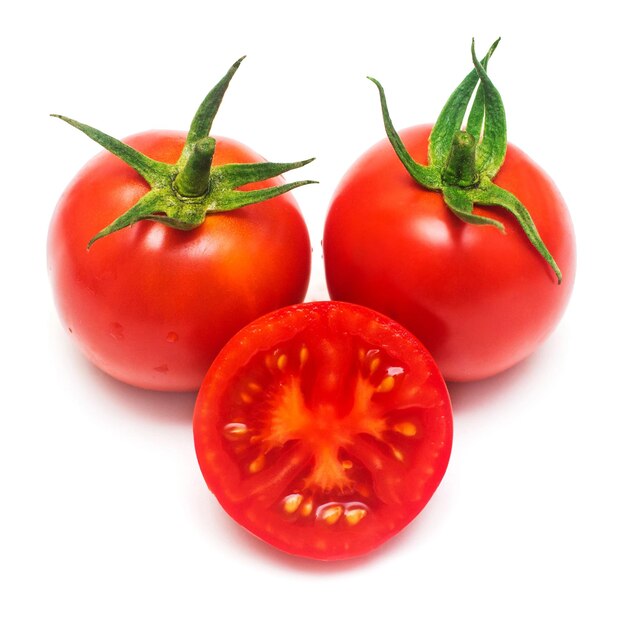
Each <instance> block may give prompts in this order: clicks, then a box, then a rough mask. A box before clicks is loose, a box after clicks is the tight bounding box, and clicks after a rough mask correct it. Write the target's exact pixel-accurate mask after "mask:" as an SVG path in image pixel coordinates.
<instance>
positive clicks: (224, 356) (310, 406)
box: [193, 301, 452, 560]
mask: <svg viewBox="0 0 626 626" xmlns="http://www.w3.org/2000/svg"><path fill="white" fill-rule="evenodd" d="M193 430H194V439H195V447H196V452H197V456H198V462H199V464H200V468H201V470H202V473H203V475H204V478H205V480H206V483H207V485H208V487H209V489H210V490H211V492H212V493H213V494H214V495H215V497H216V498H217V499H218V501H219V502H220V504H221V505H222V507H223V508H224V509H225V510H226V512H227V513H228V514H229V515H230V516H231V517H232V518H233V519H234V520H235V521H237V522H238V523H240V524H241V525H242V526H243V527H244V528H246V529H247V530H248V531H250V532H251V533H252V534H254V535H255V536H257V537H258V538H260V539H262V540H264V541H266V542H268V543H269V544H271V545H272V546H274V547H276V548H278V549H280V550H283V551H285V552H287V553H289V554H292V555H295V556H301V557H307V558H313V559H319V560H338V559H347V558H352V557H357V556H361V555H364V554H366V553H368V552H370V551H371V550H373V549H375V548H377V547H379V546H380V545H382V544H383V543H384V542H385V541H387V540H388V539H390V538H391V537H392V536H394V535H395V534H396V533H398V532H399V531H400V530H401V529H402V528H404V527H405V526H406V525H407V524H408V523H409V522H411V521H412V520H413V519H414V518H415V516H416V515H417V514H418V513H419V512H420V511H421V510H422V509H423V507H424V506H425V505H426V504H427V503H428V501H429V500H430V498H431V497H432V495H433V493H434V492H435V490H436V489H437V487H438V485H439V483H440V481H441V480H442V478H443V476H444V473H445V471H446V468H447V464H448V460H449V457H450V451H451V445H452V410H451V406H450V400H449V396H448V392H447V389H446V385H445V383H444V381H443V378H442V377H441V374H440V372H439V370H438V369H437V366H436V364H435V362H434V361H433V359H432V357H431V356H430V354H429V353H428V352H427V350H426V349H425V348H424V346H423V345H422V344H421V343H420V342H419V341H418V340H417V339H416V338H415V337H414V336H413V335H411V334H410V333H409V332H408V331H407V330H406V329H404V328H403V327H401V326H400V325H399V324H398V323H397V322H395V321H393V320H391V319H389V318H387V317H386V316H384V315H381V314H380V313H378V312H375V311H372V310H370V309H366V308H365V307H361V306H358V305H354V304H348V303H343V302H329V301H326V302H308V303H305V304H299V305H293V306H290V307H286V308H284V309H280V310H278V311H274V312H272V313H269V314H268V315H266V316H264V317H262V318H260V319H258V320H256V321H254V322H253V323H251V324H249V325H248V326H246V327H245V328H244V329H242V330H241V331H240V332H239V333H237V335H235V337H233V338H232V339H231V340H230V341H229V342H228V343H227V345H226V346H225V347H224V349H223V350H222V351H221V352H220V354H219V355H218V357H217V358H216V359H215V361H214V362H213V364H212V366H211V368H210V369H209V371H208V373H207V376H206V378H205V379H204V382H203V383H202V386H201V388H200V391H199V394H198V398H197V402H196V408H195V412H194V419H193Z"/></svg>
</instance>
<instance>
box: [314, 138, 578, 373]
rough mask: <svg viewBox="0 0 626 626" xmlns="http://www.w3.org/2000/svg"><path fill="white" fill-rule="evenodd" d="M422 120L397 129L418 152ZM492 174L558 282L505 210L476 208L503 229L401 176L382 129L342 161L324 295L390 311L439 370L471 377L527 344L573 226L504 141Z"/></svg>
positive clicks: (534, 170)
mask: <svg viewBox="0 0 626 626" xmlns="http://www.w3.org/2000/svg"><path fill="white" fill-rule="evenodd" d="M430 130H431V127H430V126H417V127H413V128H409V129H406V130H404V131H402V132H401V133H400V136H401V137H402V140H403V141H404V143H405V145H406V147H407V149H408V151H409V153H410V154H411V155H412V156H413V158H414V159H416V160H417V161H418V162H421V163H426V162H427V150H428V136H429V134H430ZM494 182H495V183H496V184H497V185H499V186H501V187H503V188H504V189H507V190H508V191H510V192H512V193H513V194H514V195H515V196H517V198H518V199H519V200H520V201H521V202H522V203H523V204H524V205H525V206H526V208H527V209H528V210H529V212H530V213H531V215H532V218H533V220H534V222H535V224H536V226H537V229H538V231H539V233H540V235H541V237H542V239H543V241H544V242H545V244H546V246H547V248H548V250H550V252H551V253H552V255H553V256H554V258H555V260H556V262H557V263H558V265H559V266H560V269H561V271H562V273H563V280H562V283H561V284H560V285H559V284H558V283H557V279H556V277H555V275H554V273H553V272H552V270H551V269H550V267H549V266H548V264H547V263H546V262H545V261H544V260H543V259H542V257H541V256H540V255H539V254H538V253H537V252H536V251H535V249H534V248H533V247H532V246H531V244H530V243H529V242H528V240H527V239H526V236H525V234H524V233H523V231H522V230H521V228H520V227H519V225H518V223H517V222H516V220H515V219H513V218H512V217H511V216H510V215H509V213H508V212H507V211H506V210H504V209H502V208H499V207H489V208H483V207H477V208H476V213H479V214H481V215H487V216H491V217H495V218H497V219H499V220H501V221H502V222H503V224H504V226H505V229H506V234H502V233H501V232H499V231H498V230H497V229H496V228H494V227H491V226H476V225H469V224H465V223H463V222H462V221H461V220H459V219H458V218H457V217H456V216H455V215H454V214H453V213H452V212H451V211H450V210H449V209H448V208H447V207H446V205H445V203H444V201H443V198H442V196H441V194H440V193H439V192H433V191H428V190H426V189H425V188H423V187H421V186H420V185H418V184H417V183H416V182H414V181H413V179H412V178H411V177H410V176H409V175H408V173H407V172H406V170H405V169H404V167H403V166H402V164H401V163H400V161H399V159H398V157H397V156H396V154H395V152H394V151H393V149H392V147H391V145H390V144H389V142H388V141H387V140H383V141H381V142H380V143H378V144H376V145H375V146H373V147H372V148H371V149H370V150H369V151H367V152H366V153H365V154H364V155H363V156H362V157H361V158H360V159H359V160H358V161H357V162H356V163H355V164H354V165H353V166H352V167H351V168H350V170H349V171H348V172H347V174H346V175H345V177H344V178H343V180H342V181H341V182H340V184H339V187H338V189H337V191H336V193H335V196H334V198H333V200H332V203H331V206H330V210H329V213H328V217H327V222H326V225H325V230H324V242H323V245H324V260H325V268H326V278H327V282H328V289H329V292H330V295H331V297H332V298H335V299H338V300H346V301H350V302H356V303H359V304H363V305H365V306H369V307H371V308H374V309H376V310H379V311H381V312H383V313H385V314H387V315H389V316H390V317H392V318H393V319H396V320H398V321H399V322H400V323H401V324H403V325H404V326H406V327H407V328H408V329H409V330H410V331H411V332H413V333H414V334H415V335H416V336H417V337H419V338H420V339H421V340H422V341H423V343H424V344H425V345H426V347H427V348H428V349H429V350H430V352H431V353H432V355H433V356H434V358H435V360H436V361H437V363H438V365H439V367H440V369H441V371H442V373H443V375H444V377H445V378H446V380H449V381H470V380H478V379H482V378H485V377H488V376H491V375H494V374H497V373H499V372H502V371H503V370H505V369H507V368H509V367H511V366H512V365H514V364H516V363H518V362H519V361H521V360H522V359H524V358H525V357H527V356H528V355H529V354H531V353H532V352H533V351H534V350H535V349H536V348H537V347H538V346H539V344H540V343H541V342H542V341H544V339H546V337H547V336H548V335H549V334H550V332H551V331H552V330H553V329H554V328H555V326H556V324H557V323H558V321H559V319H560V318H561V316H562V314H563V311H564V310H565V307H566V305H567V302H568V299H569V297H570V293H571V291H572V287H573V284H574V274H575V241H574V232H573V228H572V224H571V220H570V217H569V213H568V211H567V207H566V206H565V203H564V201H563V199H562V197H561V195H560V194H559V192H558V190H557V189H556V187H555V185H554V184H553V183H552V181H551V180H550V179H549V178H548V176H547V175H546V174H545V173H544V172H543V171H542V170H541V169H540V168H539V167H538V166H537V165H536V164H535V163H534V162H533V161H531V160H530V159H529V158H528V156H526V155H525V154H524V153H523V152H522V151H521V150H519V149H518V148H516V147H515V146H513V145H511V144H509V146H508V150H507V155H506V159H505V162H504V164H503V166H502V168H501V169H500V171H499V173H498V174H497V176H496V177H495V178H494Z"/></svg>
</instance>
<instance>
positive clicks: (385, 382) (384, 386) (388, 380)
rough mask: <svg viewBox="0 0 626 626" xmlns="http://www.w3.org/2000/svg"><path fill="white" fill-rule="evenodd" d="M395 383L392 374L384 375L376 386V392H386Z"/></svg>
mask: <svg viewBox="0 0 626 626" xmlns="http://www.w3.org/2000/svg"><path fill="white" fill-rule="evenodd" d="M395 384H396V380H395V378H394V377H393V376H385V378H383V379H382V380H381V381H380V385H378V387H376V391H377V392H378V393H387V392H388V391H391V390H392V389H393V387H394V385H395Z"/></svg>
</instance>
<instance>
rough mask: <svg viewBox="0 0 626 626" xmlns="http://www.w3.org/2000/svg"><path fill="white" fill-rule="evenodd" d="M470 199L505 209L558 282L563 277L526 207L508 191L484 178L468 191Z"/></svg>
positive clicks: (483, 204)
mask: <svg viewBox="0 0 626 626" xmlns="http://www.w3.org/2000/svg"><path fill="white" fill-rule="evenodd" d="M467 193H468V195H469V198H470V200H471V201H472V202H473V203H475V204H480V205H481V206H500V207H503V208H505V209H507V210H508V211H509V212H510V213H511V214H512V215H513V216H514V217H515V219H516V220H517V221H518V222H519V224H520V226H521V227H522V229H523V231H524V233H525V234H526V237H528V240H529V241H530V243H531V244H532V245H533V246H534V248H535V250H537V252H539V254H540V255H541V256H542V257H543V258H544V259H545V260H546V261H547V263H548V265H550V267H551V268H552V269H553V271H554V273H555V274H556V277H557V280H558V282H559V284H560V283H561V280H562V279H563V274H562V273H561V270H560V269H559V266H558V265H557V264H556V261H555V260H554V258H553V257H552V255H551V254H550V252H549V251H548V248H547V247H546V245H545V244H544V243H543V240H542V239H541V236H540V235H539V232H538V231H537V227H536V226H535V222H533V218H532V217H531V216H530V213H529V212H528V209H526V207H525V206H524V205H523V204H522V203H521V202H520V201H519V200H518V199H517V198H516V197H515V196H514V195H513V194H512V193H511V192H510V191H507V190H506V189H502V187H498V185H495V184H494V183H492V182H490V181H488V180H485V181H483V182H482V183H481V185H480V186H479V187H477V188H476V189H471V190H469V191H468V192H467Z"/></svg>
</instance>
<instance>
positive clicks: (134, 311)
mask: <svg viewBox="0 0 626 626" xmlns="http://www.w3.org/2000/svg"><path fill="white" fill-rule="evenodd" d="M185 137H186V134H185V133H180V132H174V131H152V132H146V133H142V134H139V135H135V136H133V137H132V138H130V139H129V140H127V143H128V144H129V145H131V146H132V147H134V148H136V149H138V150H139V151H141V152H144V153H145V154H146V155H147V156H149V157H152V158H153V159H156V160H160V161H163V162H166V163H175V162H176V160H177V159H178V157H179V156H180V154H181V151H182V148H183V145H184V142H185ZM261 160H262V159H261V158H260V157H259V156H258V155H257V154H255V153H254V152H253V151H252V150H250V149H248V148H247V147H245V146H244V145H242V144H240V143H237V142H235V141H232V140H230V139H224V138H218V139H217V148H216V151H215V156H214V159H213V163H214V165H220V164H223V163H248V162H257V161H261ZM276 182H277V179H273V180H269V181H265V182H264V183H259V184H256V186H253V185H249V186H247V187H246V189H254V188H261V187H267V186H270V185H272V184H276ZM149 189H150V187H149V186H148V184H147V183H146V182H145V181H144V179H143V178H142V177H141V176H140V175H139V174H137V173H136V172H135V171H134V170H133V169H132V168H131V167H129V166H128V165H126V164H124V163H123V162H122V161H121V160H119V159H118V158H117V157H115V156H113V155H111V154H109V153H108V152H103V153H101V154H99V155H98V156H96V157H95V158H94V159H93V160H92V161H90V162H89V163H88V164H87V165H86V166H85V167H84V168H83V169H82V170H81V171H80V173H79V174H78V176H77V177H76V179H75V180H74V181H73V182H72V183H71V184H70V186H69V187H68V188H67V190H66V192H65V194H64V195H63V197H62V198H61V200H60V202H59V205H58V207H57V209H56V212H55V214H54V217H53V220H52V224H51V227H50V233H49V240H48V267H49V271H50V276H51V279H52V285H53V291H54V295H55V299H56V304H57V308H58V310H59V313H60V316H61V318H62V321H63V324H64V326H65V327H66V328H67V329H68V330H69V332H70V333H72V335H73V336H74V337H75V338H76V339H77V341H78V344H79V345H80V347H81V349H82V350H83V352H84V353H85V354H86V356H87V357H88V358H89V359H90V360H91V361H92V362H93V363H95V364H96V365H97V366H98V367H100V368H101V369H103V370H104V371H106V372H108V373H109V374H111V375H112V376H114V377H115V378H118V379H119V380H122V381H124V382H127V383H130V384H132V385H136V386H138V387H144V388H148V389H159V390H193V389H197V388H198V387H199V386H200V383H201V381H202V378H203V376H204V374H205V373H206V370H207V368H208V366H209V364H210V363H211V361H212V360H213V358H214V357H215V355H216V354H217V353H218V351H219V350H220V348H221V347H222V346H223V345H224V344H225V343H226V341H227V340H228V339H229V338H230V337H231V336H232V335H233V334H234V333H235V332H236V331H237V330H239V329H240V328H241V327H243V326H244V325H245V324H247V323H248V322H250V321H252V320H253V319H255V318H257V317H258V316H259V315H261V314H263V313H266V312H268V311H271V310H273V309H276V308H278V307H281V306H286V305H287V304H291V303H294V302H300V301H301V300H302V299H303V298H304V295H305V292H306V289H307V285H308V280H309V272H310V251H311V248H310V242H309V237H308V234H307V230H306V226H305V224H304V221H303V219H302V216H301V214H300V212H299V210H298V207H297V204H296V202H295V200H294V198H293V196H291V194H287V195H283V196H279V197H276V198H274V199H271V200H266V201H264V202H262V203H259V204H255V205H251V206H248V207H244V208H240V209H237V210H236V211H231V212H227V213H217V214H212V215H210V216H209V217H207V219H206V220H205V221H204V223H203V224H202V225H201V226H199V227H198V228H195V229H194V230H188V231H183V230H176V229H174V228H170V227H168V226H165V225H163V224H160V223H155V222H148V221H144V222H139V223H137V224H135V225H133V226H132V227H130V228H125V229H123V230H121V231H119V232H116V233H113V234H111V235H109V236H107V237H103V238H102V239H100V240H99V241H97V242H95V243H94V245H93V246H92V247H91V248H90V249H89V250H88V249H87V243H88V242H89V240H90V239H91V238H92V237H93V236H94V235H95V234H96V233H98V232H99V231H100V230H101V229H102V228H104V227H105V226H107V225H108V224H109V223H111V222H112V221H113V220H114V219H115V218H117V217H119V216H120V215H121V214H122V213H124V212H125V211H126V210H127V209H129V208H130V207H131V206H133V205H134V204H135V203H136V202H137V201H138V200H139V199H140V198H141V197H142V196H143V195H144V194H145V193H146V192H147V191H149Z"/></svg>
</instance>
